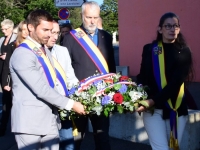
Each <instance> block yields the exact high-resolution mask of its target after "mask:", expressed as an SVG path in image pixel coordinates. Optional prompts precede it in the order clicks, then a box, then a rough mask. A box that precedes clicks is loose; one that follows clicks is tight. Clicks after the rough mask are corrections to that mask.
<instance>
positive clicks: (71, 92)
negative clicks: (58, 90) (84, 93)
mask: <svg viewBox="0 0 200 150" xmlns="http://www.w3.org/2000/svg"><path fill="white" fill-rule="evenodd" d="M75 92H76V88H75V87H73V88H71V89H70V90H69V91H68V93H69V95H72V94H74V93H75Z"/></svg>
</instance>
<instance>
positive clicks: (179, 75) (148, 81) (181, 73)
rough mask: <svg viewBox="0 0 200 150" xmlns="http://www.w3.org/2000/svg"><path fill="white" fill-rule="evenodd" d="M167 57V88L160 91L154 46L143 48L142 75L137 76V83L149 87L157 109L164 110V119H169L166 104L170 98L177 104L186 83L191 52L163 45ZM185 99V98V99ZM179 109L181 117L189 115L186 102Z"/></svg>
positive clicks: (149, 45) (186, 48) (187, 49)
mask: <svg viewBox="0 0 200 150" xmlns="http://www.w3.org/2000/svg"><path fill="white" fill-rule="evenodd" d="M163 47H164V56H165V74H166V79H167V86H165V87H164V88H163V89H162V90H161V91H159V89H158V86H157V84H156V80H155V77H154V72H153V63H152V44H147V45H145V46H144V48H143V53H142V63H141V68H140V73H139V74H138V75H137V82H138V83H141V84H143V85H148V86H149V91H148V96H149V98H151V99H153V100H154V102H155V107H156V108H158V109H163V110H164V111H163V115H164V116H163V117H164V118H169V114H170V113H169V109H168V108H167V107H166V102H167V100H168V99H169V98H170V99H171V100H172V104H175V102H176V98H177V95H178V92H179V89H180V86H181V85H182V83H183V82H185V80H186V77H187V76H188V74H189V69H190V66H191V62H192V59H191V52H190V49H189V48H188V47H185V48H182V49H177V48H175V46H174V44H173V43H172V44H171V43H169V44H167V43H163ZM184 99H185V97H184ZM184 99H183V102H182V104H181V106H180V108H179V109H178V112H179V115H187V105H186V102H185V100H184Z"/></svg>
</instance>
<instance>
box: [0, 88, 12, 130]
mask: <svg viewBox="0 0 200 150" xmlns="http://www.w3.org/2000/svg"><path fill="white" fill-rule="evenodd" d="M2 102H3V111H2V117H1V121H0V122H1V125H0V130H6V127H7V124H8V121H9V118H10V113H11V107H12V93H11V91H5V90H3V95H2Z"/></svg>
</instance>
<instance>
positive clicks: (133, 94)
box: [129, 91, 143, 102]
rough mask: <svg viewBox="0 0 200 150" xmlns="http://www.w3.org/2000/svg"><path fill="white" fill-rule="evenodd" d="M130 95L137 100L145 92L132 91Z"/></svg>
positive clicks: (133, 99)
mask: <svg viewBox="0 0 200 150" xmlns="http://www.w3.org/2000/svg"><path fill="white" fill-rule="evenodd" d="M129 95H130V97H131V99H132V101H133V102H135V101H136V100H138V99H139V98H140V97H142V95H143V94H142V93H141V92H137V91H130V92H129Z"/></svg>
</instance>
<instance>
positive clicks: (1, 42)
mask: <svg viewBox="0 0 200 150" xmlns="http://www.w3.org/2000/svg"><path fill="white" fill-rule="evenodd" d="M16 38H17V34H14V33H13V34H12V36H11V38H10V41H9V43H11V42H13V41H14V40H15V39H16ZM4 39H5V36H3V37H1V38H0V53H1V45H2V44H3V41H4Z"/></svg>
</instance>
